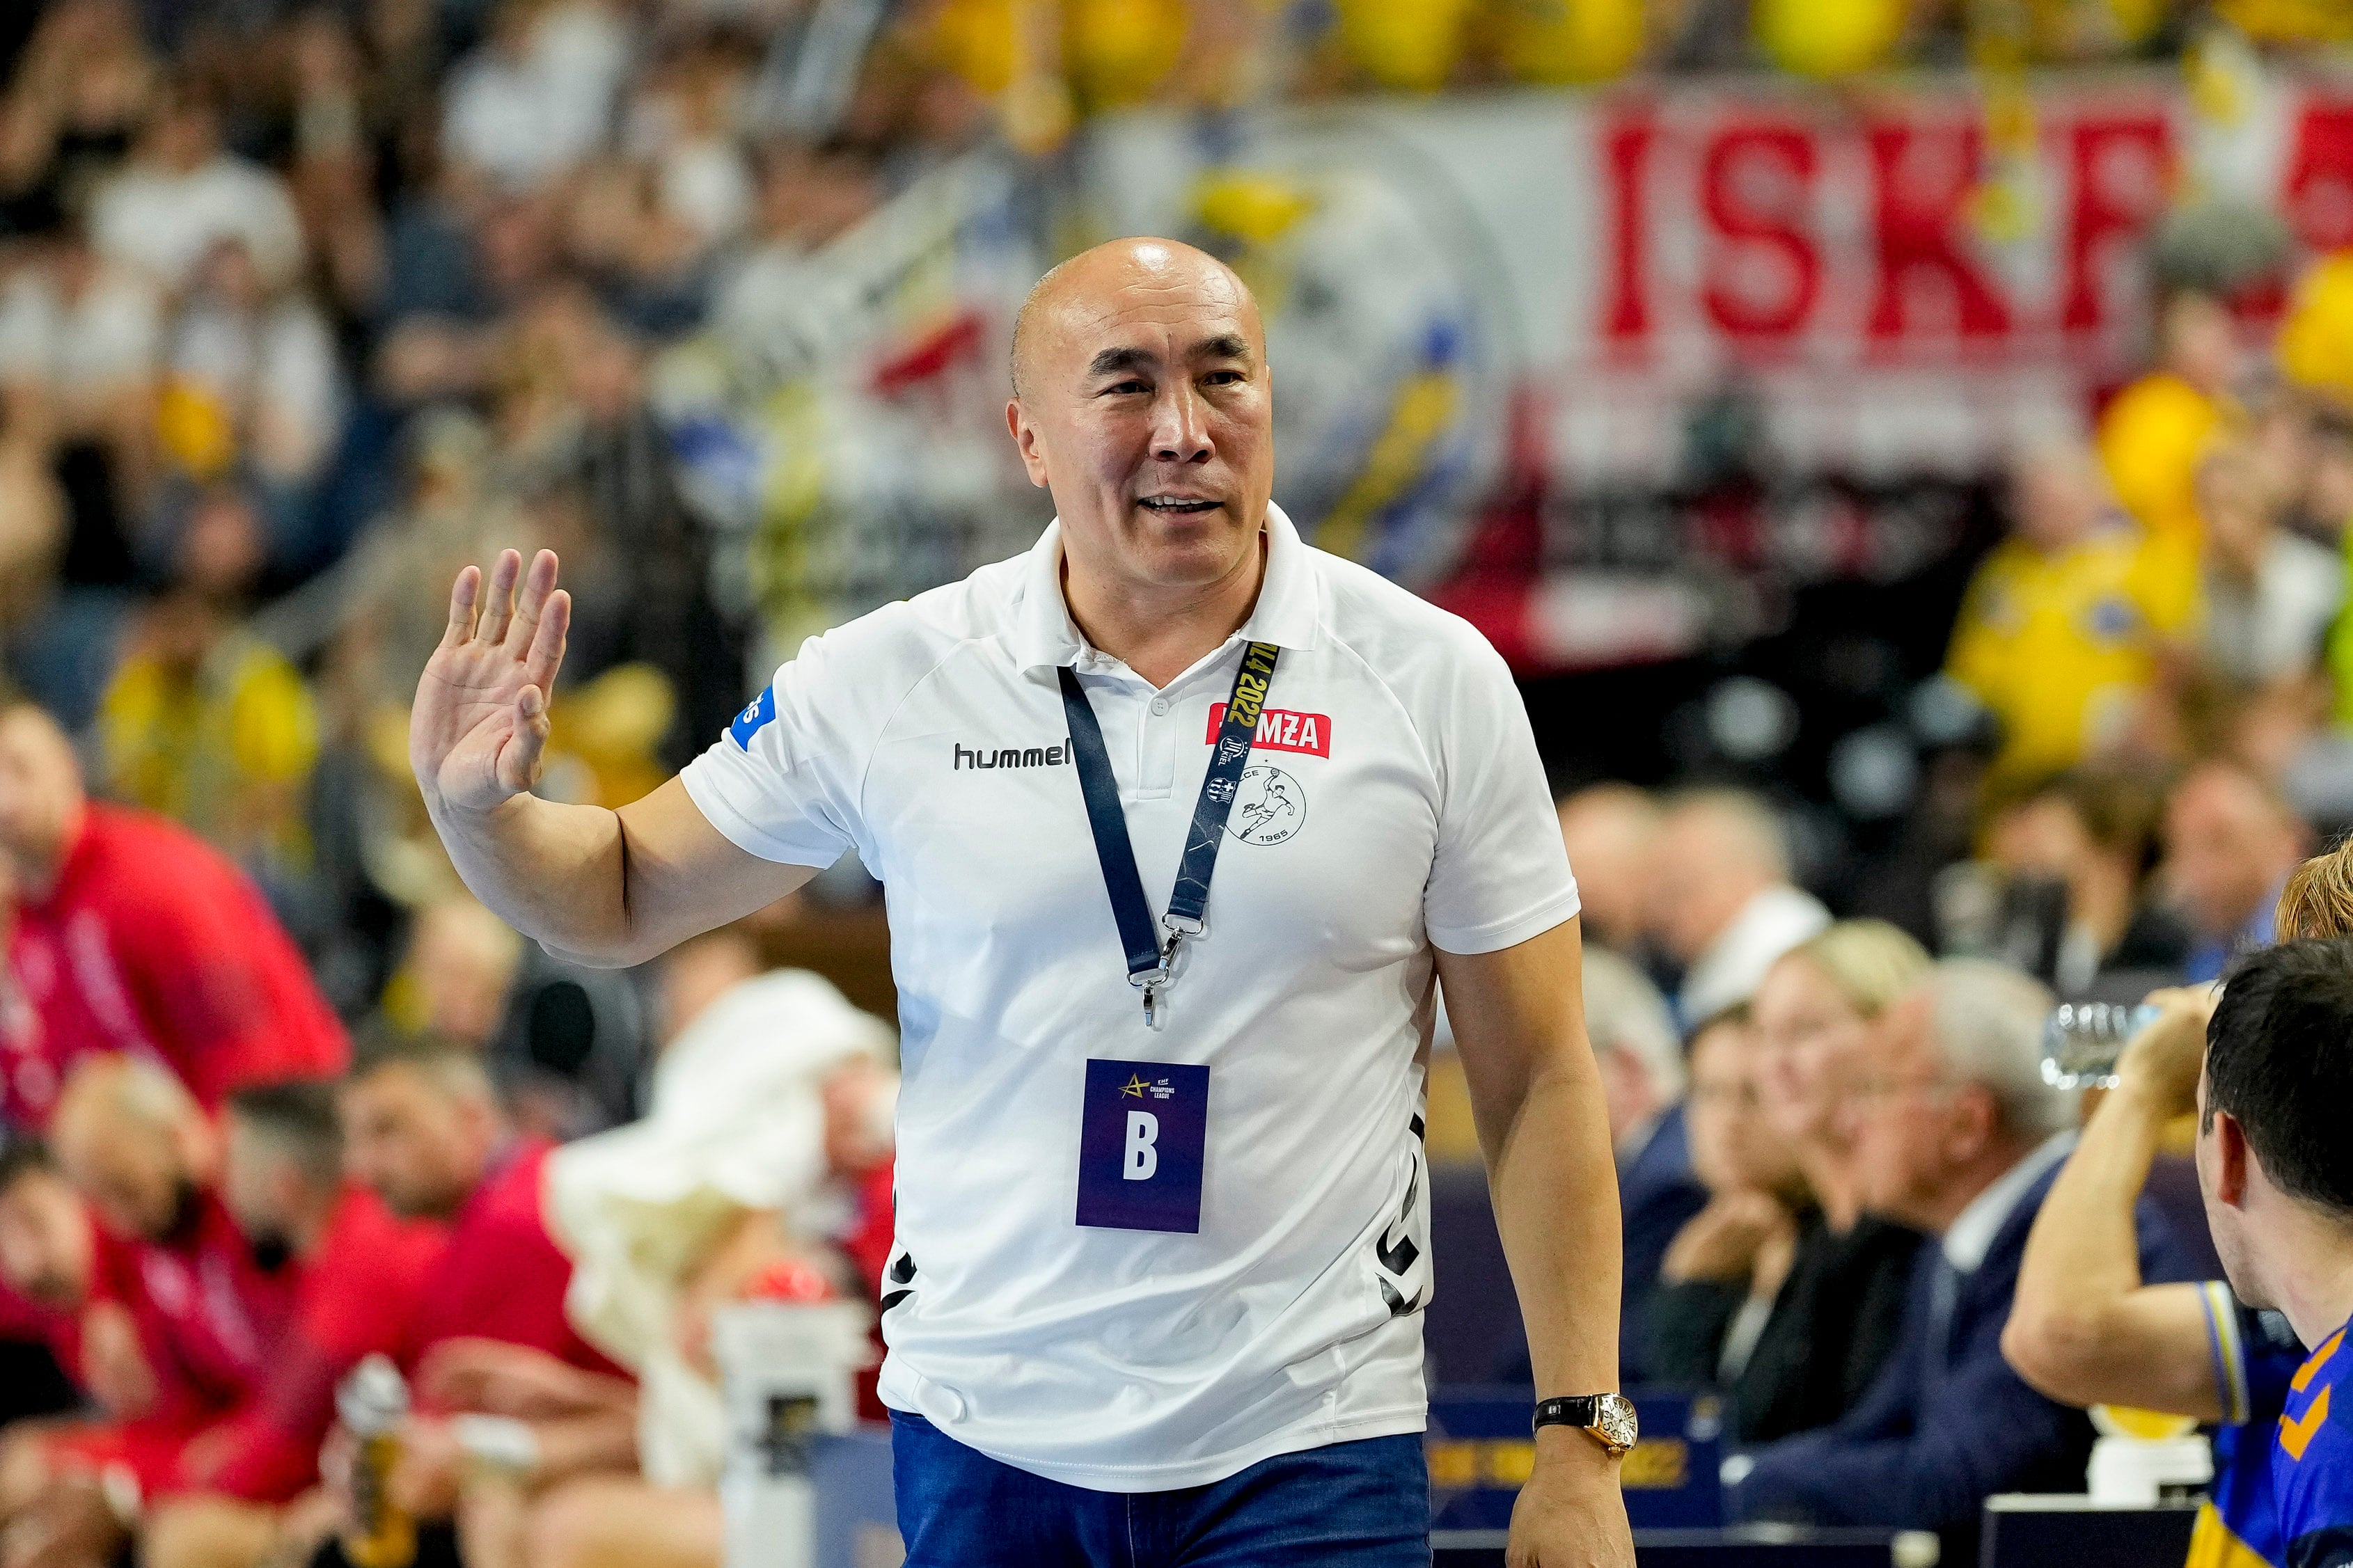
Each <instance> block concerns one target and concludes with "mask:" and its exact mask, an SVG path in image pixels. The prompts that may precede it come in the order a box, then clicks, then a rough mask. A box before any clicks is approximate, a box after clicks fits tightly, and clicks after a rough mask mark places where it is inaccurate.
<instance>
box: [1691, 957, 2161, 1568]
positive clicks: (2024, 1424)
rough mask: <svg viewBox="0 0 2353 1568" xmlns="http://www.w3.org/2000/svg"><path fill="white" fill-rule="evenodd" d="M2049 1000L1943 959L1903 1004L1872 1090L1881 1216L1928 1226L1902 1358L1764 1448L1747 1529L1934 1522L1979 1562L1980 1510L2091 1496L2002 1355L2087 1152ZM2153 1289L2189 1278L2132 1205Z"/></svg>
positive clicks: (2049, 1409) (1735, 1499)
mask: <svg viewBox="0 0 2353 1568" xmlns="http://www.w3.org/2000/svg"><path fill="white" fill-rule="evenodd" d="M2050 1005H2051V998H2050V995H2049V994H2048V993H2047V992H2045V991H2044V990H2043V989H2042V986H2040V985H2038V984H2035V983H2034V982H2033V981H2031V980H2029V979H2027V978H2026V977H2024V976H2023V975H2021V974H2019V973H2016V972H2015V971H2012V970H2010V969H2005V968H2002V967H2000V965H1997V964H1991V963H1982V962H1978V961H1973V960H1948V961H1947V962H1946V963H1940V964H1938V965H1937V966H1936V970H1935V971H1934V972H1933V973H1932V974H1931V975H1930V977H1929V979H1928V980H1927V981H1926V983H1925V984H1923V985H1922V986H1921V988H1920V989H1919V990H1918V991H1917V992H1915V994H1913V995H1911V996H1909V997H1907V998H1906V999H1905V1001H1903V1002H1902V1003H1899V1004H1898V1005H1896V1006H1894V1007H1893V1008H1891V1009H1890V1010H1889V1011H1888V1013H1887V1015H1886V1016H1885V1018H1884V1020H1883V1024H1882V1026H1881V1037H1880V1038H1879V1039H1878V1041H1877V1042H1875V1043H1876V1046H1877V1047H1878V1048H1877V1051H1876V1053H1875V1055H1874V1058H1873V1068H1872V1070H1871V1073H1870V1075H1869V1076H1868V1077H1867V1078H1866V1079H1864V1081H1863V1082H1862V1083H1861V1084H1859V1085H1858V1086H1857V1091H1856V1097H1855V1098H1856V1104H1857V1106H1858V1110H1857V1112H1856V1117H1857V1121H1856V1125H1855V1128H1854V1130H1853V1131H1854V1138H1855V1159H1856V1165H1857V1169H1858V1173H1859V1175H1860V1179H1861V1182H1862V1189H1863V1202H1864V1205H1865V1206H1866V1207H1868V1208H1870V1209H1872V1210H1873V1211H1874V1212H1876V1213H1879V1214H1883V1215H1887V1216H1888V1217H1890V1218H1892V1219H1897V1220H1901V1221H1903V1222H1904V1223H1905V1224H1906V1225H1909V1226H1914V1227H1915V1228H1916V1229H1918V1230H1921V1231H1924V1232H1926V1234H1928V1235H1929V1236H1931V1237H1935V1238H1936V1246H1933V1247H1923V1248H1921V1251H1920V1260H1919V1263H1918V1265H1917V1267H1916V1269H1915V1273H1914V1276H1913V1280H1912V1289H1911V1294H1910V1296H1909V1298H1908V1300H1907V1301H1906V1303H1905V1316H1904V1328H1903V1333H1902V1337H1901V1339H1900V1341H1899V1342H1898V1344H1897V1348H1896V1351H1895V1353H1894V1355H1893V1356H1892V1357H1891V1358H1890V1359H1889V1362H1888V1363H1887V1366H1886V1367H1885V1369H1884V1370H1883V1372H1882V1373H1880V1376H1879V1378H1878V1381H1877V1382H1876V1383H1874V1384H1873V1385H1872V1388H1871V1391H1870V1393H1869V1394H1866V1395H1865V1396H1864V1398H1863V1401H1862V1404H1861V1405H1859V1406H1857V1407H1856V1408H1855V1409H1854V1410H1853V1411H1852V1412H1851V1413H1849V1415H1847V1416H1846V1417H1845V1418H1844V1419H1843V1420H1841V1421H1840V1422H1839V1423H1838V1424H1837V1425H1836V1426H1830V1427H1827V1428H1824V1429H1823V1430H1820V1431H1818V1432H1809V1433H1805V1434H1802V1435H1800V1436H1795V1437H1790V1438H1787V1439H1785V1440H1783V1441H1781V1442H1778V1443H1774V1444H1769V1445H1767V1446H1766V1447H1763V1448H1760V1449H1757V1451H1756V1452H1755V1453H1754V1454H1753V1455H1752V1456H1749V1466H1748V1468H1747V1470H1746V1475H1745V1476H1741V1475H1739V1466H1740V1461H1737V1460H1736V1461H1735V1462H1734V1467H1733V1469H1732V1470H1731V1472H1729V1473H1730V1474H1731V1475H1733V1476H1736V1477H1737V1478H1738V1479H1737V1480H1736V1484H1735V1485H1734V1486H1733V1487H1732V1489H1731V1492H1730V1499H1731V1502H1732V1506H1733V1508H1734V1509H1735V1510H1736V1512H1738V1513H1739V1514H1740V1515H1741V1516H1743V1517H1745V1518H1748V1519H1775V1520H1793V1521H1805V1522H1810V1523H1816V1524H1854V1525H1892V1526H1897V1527H1902V1528H1907V1529H1918V1530H1934V1531H1938V1532H1940V1533H1941V1534H1942V1535H1943V1536H1944V1537H1945V1542H1946V1561H1947V1562H1962V1563H1967V1562H1973V1561H1975V1560H1976V1555H1977V1546H1976V1537H1977V1531H1978V1515H1979V1513H1980V1511H1981V1510H1982V1509H1983V1506H1984V1501H1985V1499H1986V1498H1987V1497H1989V1496H1990V1495H1991V1494H1993V1493H1995V1492H2006V1491H2044V1492H2049V1491H2080V1490H2082V1489H2083V1486H2084V1462H2085V1460H2086V1459H2087V1458H2088V1457H2089V1456H2090V1453H2091V1446H2092V1431H2091V1427H2090V1425H2089V1423H2087V1422H2086V1421H2085V1420H2084V1416H2083V1415H2082V1414H2081V1413H2080V1412H2078V1411H2074V1410H2071V1409H2069V1408H2067V1407H2066V1406H2065V1405H2059V1404H2056V1403H2054V1402H2052V1401H2051V1400H2049V1399H2046V1398H2044V1397H2043V1396H2042V1395H2041V1394H2037V1393H2035V1392H2034V1391H2033V1390H2032V1389H2031V1388H2029V1387H2028V1386H2027V1385H2026V1384H2025V1383H2024V1382H2022V1381H2021V1379H2020V1378H2019V1376H2018V1374H2017V1373H2014V1372H2012V1371H2011V1370H2010V1366H2009V1363H2006V1362H2004V1361H2003V1360H2002V1355H2001V1331H2002V1326H2003V1324H2005V1323H2006V1322H2008V1321H2009V1319H2010V1297H2011V1294H2012V1292H2013V1291H2014V1289H2015V1288H2016V1286H2017V1282H2018V1266H2019V1259H2020V1258H2021V1255H2022V1254H2023V1252H2024V1251H2025V1247H2026V1234H2027V1231H2028V1229H2029V1228H2030V1227H2031V1226H2032V1225H2033V1223H2034V1215H2035V1211H2036V1210H2037V1209H2039V1208H2040V1207H2041V1206H2042V1194H2044V1193H2045V1192H2047V1191H2048V1190H2049V1189H2050V1186H2051V1184H2052V1181H2053V1180H2054V1179H2055V1178H2056V1176H2057V1175H2058V1171H2059V1166H2060V1164H2061V1163H2063V1161H2064V1159H2065V1158H2066V1154H2067V1151H2068V1150H2069V1149H2070V1148H2071V1147H2073V1142H2074V1127H2075V1121H2076V1104H2075V1099H2076V1097H2075V1096H2074V1095H2073V1094H2072V1093H2067V1092H2064V1091H2061V1090H2057V1089H2051V1088H2049V1087H2047V1086H2046V1085H2045V1084H2044V1083H2043V1082H2042V1073H2041V1063H2040V1056H2041V1035H2042V1020H2043V1016H2044V1015H2045V1014H2046V1013H2047V1012H2048V1011H2049V1008H2050ZM2137 1229H2138V1234H2139V1243H2140V1264H2141V1277H2142V1278H2143V1279H2151V1280H2155V1279H2188V1278H2191V1277H2192V1272H2191V1269H2190V1267H2189V1263H2188V1260H2187V1259H2186V1258H2184V1257H2183V1256H2182V1255H2181V1249H2180V1247H2179V1246H2178V1244H2177V1243H2176V1242H2175V1240H2174V1238H2173V1236H2172V1233H2171V1231H2170V1230H2169V1229H2168V1228H2167V1226H2166V1224H2165V1221H2164V1219H2163V1217H2162V1216H2161V1215H2159V1214H2158V1211H2157V1209H2156V1208H2155V1207H2154V1206H2153V1205H2150V1204H2148V1203H2147V1202H2146V1201H2144V1202H2143V1203H2142V1204H2141V1205H2140V1207H2139V1209H2138V1211H2137Z"/></svg>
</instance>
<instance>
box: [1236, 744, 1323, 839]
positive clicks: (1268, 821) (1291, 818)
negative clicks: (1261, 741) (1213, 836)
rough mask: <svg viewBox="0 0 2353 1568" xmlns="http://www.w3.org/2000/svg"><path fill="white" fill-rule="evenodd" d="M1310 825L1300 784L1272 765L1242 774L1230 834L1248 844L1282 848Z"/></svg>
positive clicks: (1255, 765) (1254, 767)
mask: <svg viewBox="0 0 2353 1568" xmlns="http://www.w3.org/2000/svg"><path fill="white" fill-rule="evenodd" d="M1306 822H1307V792H1306V791H1305V790H1303V789H1301V788H1300V787H1299V781H1298V780H1297V779H1295V778H1293V777H1292V776H1291V775H1290V774H1289V773H1285V772H1283V771H1282V769H1281V768H1278V767H1275V766H1273V765H1272V764H1271V763H1252V764H1251V765H1250V767H1248V768H1246V769H1244V770H1243V771H1242V784H1241V788H1240V789H1239V790H1237V791H1235V792H1234V807H1233V811H1232V814H1231V815H1229V816H1228V817H1227V818H1226V831H1227V832H1228V833H1230V834H1232V835H1233V836H1234V837H1237V838H1239V839H1240V840H1241V841H1242V842H1243V843H1245V844H1280V843H1282V841H1283V840H1284V839H1286V838H1288V837H1291V836H1292V835H1293V834H1294V833H1296V832H1298V831H1299V830H1300V828H1301V827H1303V826H1305V825H1306Z"/></svg>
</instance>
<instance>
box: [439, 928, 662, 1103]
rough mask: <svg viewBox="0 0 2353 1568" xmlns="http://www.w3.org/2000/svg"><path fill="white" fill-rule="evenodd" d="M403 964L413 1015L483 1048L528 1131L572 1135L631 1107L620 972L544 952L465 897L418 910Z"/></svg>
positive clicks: (635, 1019)
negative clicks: (412, 998) (411, 994)
mask: <svg viewBox="0 0 2353 1568" xmlns="http://www.w3.org/2000/svg"><path fill="white" fill-rule="evenodd" d="M401 973H402V976H403V981H404V984H407V985H410V986H413V987H414V991H415V995H416V1013H417V1017H416V1020H415V1021H416V1022H417V1023H418V1024H421V1025H422V1026H423V1027H424V1029H425V1030H426V1031H427V1032H428V1033H431V1034H433V1035H435V1036H437V1037H440V1038H442V1039H445V1040H448V1041H451V1042H453V1043H455V1044H459V1045H462V1046H465V1047H468V1048H469V1049H471V1050H474V1051H476V1052H479V1053H480V1055H481V1057H482V1059H483V1061H484V1063H485V1064H486V1065H487V1066H488V1067H489V1068H490V1071H491V1079H492V1081H493V1082H494V1083H496V1085H497V1086H498V1089H499V1092H500V1096H501V1100H504V1102H505V1103H506V1106H507V1110H508V1114H509V1115H510V1116H511V1117H512V1119H513V1120H514V1121H515V1122H516V1123H517V1125H518V1126H519V1127H520V1128H521V1129H522V1131H525V1132H526V1133H529V1134H532V1135H534V1136H540V1137H545V1138H552V1139H558V1140H561V1139H565V1138H573V1137H577V1136H579V1135H580V1134H581V1133H584V1132H590V1131H597V1130H599V1129H602V1128H606V1127H611V1126H614V1125H617V1123H620V1122H624V1121H629V1120H630V1119H631V1118H633V1117H634V1116H636V1115H637V1113H638V1076H639V1074H640V1073H641V1072H642V1071H643V1070H644V1067H645V1056H646V1051H645V1033H644V1031H645V1009H644V1005H643V1003H642V1001H641V1000H640V998H639V997H638V993H637V989H636V987H635V985H634V984H632V982H631V981H630V980H629V978H628V976H627V975H625V974H620V973H615V972H613V971H609V970H588V969H582V968H579V967H578V966H576V965H574V964H569V963H564V962H563V961H562V960H560V959H556V958H552V957H550V956H549V955H548V954H547V953H545V952H542V951H540V950H539V949H538V948H537V947H535V946H533V945H531V944H528V943H526V942H523V940H522V938H521V937H519V936H517V935H516V934H515V933H514V931H513V930H512V928H511V927H509V926H508V925H507V924H506V923H505V922H504V921H501V920H500V919H499V918H498V917H497V916H496V915H493V914H491V912H490V911H489V910H486V909H484V908H482V906H481V905H480V904H478V903H476V902H475V901H474V900H472V899H470V898H467V897H464V896H462V895H460V896H459V897H456V898H450V899H444V900H439V901H438V902H436V903H433V904H431V905H428V906H427V908H426V909H425V910H423V911H422V912H421V913H419V915H418V916H417V923H416V928H415V931H414V932H413V934H412V936H411V939H410V952H409V956H408V960H407V962H406V963H404V964H403V965H402V971H401Z"/></svg>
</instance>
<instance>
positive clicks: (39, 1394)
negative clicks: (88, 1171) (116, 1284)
mask: <svg viewBox="0 0 2353 1568" xmlns="http://www.w3.org/2000/svg"><path fill="white" fill-rule="evenodd" d="M105 1245H106V1242H105V1238H104V1237H101V1236H100V1235H99V1233H98V1229H97V1226H95V1225H94V1224H93V1223H92V1221H91V1219H90V1205H88V1204H86V1203H84V1202H83V1201H82V1196H81V1194H79V1193H78V1192H76V1191H74V1188H73V1184H72V1183H70V1182H69V1181H67V1180H66V1178H65V1173H63V1172H61V1171H59V1170H58V1167H57V1160H56V1158H55V1156H53V1155H52V1154H51V1153H50V1152H49V1149H48V1145H47V1144H46V1143H44V1142H42V1141H41V1140H40V1138H39V1137H38V1136H37V1135H35V1134H33V1133H30V1132H17V1133H14V1134H12V1135H11V1136H10V1137H9V1138H8V1140H7V1142H6V1144H5V1147H0V1426H5V1425H6V1424H8V1423H10V1422H14V1421H17V1420H21V1419H23V1418H24V1417H26V1416H31V1415H52V1414H54V1413H56V1412H58V1411H62V1410H66V1409H69V1408H71V1407H72V1406H73V1405H77V1404H79V1403H81V1402H82V1401H83V1399H84V1397H85V1396H87V1398H88V1399H89V1400H90V1401H92V1402H94V1403H95V1404H96V1405H97V1406H98V1408H99V1409H100V1410H101V1411H102V1412H104V1413H105V1414H106V1415H111V1416H115V1417H122V1416H129V1415H138V1414H141V1413H142V1412H143V1411H144V1410H145V1409H146V1408H147V1407H148V1406H149V1405H151V1404H152V1403H153V1400H154V1397H155V1379H154V1373H153V1371H152V1370H151V1369H150V1368H149V1367H148V1364H147V1353H146V1352H145V1350H144V1349H143V1348H142V1346H141V1345H140V1343H139V1330H138V1326H137V1324H135V1323H134V1322H132V1319H131V1315H130V1313H129V1311H128V1310H126V1309H125V1308H124V1307H123V1306H122V1304H121V1302H119V1301H110V1300H101V1299H100V1298H99V1297H98V1296H97V1295H96V1294H95V1289H96V1286H97V1282H98V1279H99V1276H100V1272H101V1269H102V1265H101V1263H100V1258H99V1252H100V1248H101V1247H104V1246H105ZM7 1442H8V1439H7V1438H5V1437H0V1522H5V1521H6V1520H8V1519H10V1518H13V1517H14V1516H15V1515H16V1512H18V1511H19V1510H21V1509H22V1508H23V1506H24V1504H25V1503H26V1502H27V1501H29V1499H27V1498H24V1497H18V1496H12V1495H10V1493H9V1490H8V1488H7V1478H9V1477H12V1476H14V1475H16V1474H18V1473H19V1472H20V1471H21V1470H22V1469H23V1468H24V1467H23V1466H22V1465H21V1464H11V1463H10V1462H9V1461H8V1459H7V1458H5V1454H6V1445H7Z"/></svg>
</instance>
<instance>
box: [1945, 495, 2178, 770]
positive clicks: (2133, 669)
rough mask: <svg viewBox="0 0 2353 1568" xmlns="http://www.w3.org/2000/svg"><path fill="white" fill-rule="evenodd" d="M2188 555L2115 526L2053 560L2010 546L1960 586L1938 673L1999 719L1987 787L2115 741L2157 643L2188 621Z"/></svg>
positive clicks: (2154, 669) (2144, 682) (2061, 764)
mask: <svg viewBox="0 0 2353 1568" xmlns="http://www.w3.org/2000/svg"><path fill="white" fill-rule="evenodd" d="M2198 595H2199V579H2198V566H2197V557H2196V556H2195V555H2194V554H2193V553H2190V552H2186V551H2183V550H2180V549H2179V548H2177V547H2174V546H2171V545H2169V544H2167V543H2164V542H2153V541H2151V540H2150V539H2149V538H2148V536H2147V535H2146V534H2144V533H2143V532H2142V531H2140V530H2139V529H2137V528H2132V527H2128V526H2122V525H2119V526H2117V527H2115V528H2110V529H2106V530H2103V531H2100V532H2099V533H2096V534H2094V535H2093V536H2092V537H2091V538H2089V539H2087V540H2084V542H2081V543H2079V544H2077V545H2074V546H2073V547H2072V548H2070V549H2067V550H2064V551H2062V552H2058V553H2057V554H2045V553H2043V552H2041V551H2039V550H2036V549H2034V548H2032V547H2031V546H2030V545H2028V544H2025V543H2023V542H2020V541H2018V540H2015V539H2013V540H2010V541H2008V542H2005V543H2003V544H2001V545H2000V546H1999V547H1998V548H1996V549H1995V551H1994V552H1993V553H1992V554H1990V555H1989V556H1987V557H1986V559H1985V561H1984V563H1982V564H1981V565H1979V566H1978V570H1977V574H1976V576H1974V577H1973V578H1971V579H1970V582H1969V588H1968V595H1966V596H1965V597H1964V598H1963V599H1962V601H1961V613H1960V616H1959V618H1958V620H1957V623H1956V624H1955V626H1954V629H1953V641H1952V648H1951V652H1950V653H1949V654H1948V655H1947V658H1946V665H1945V668H1946V673H1947V674H1948V675H1950V676H1952V677H1953V679H1956V680H1958V681H1959V682H1960V683H1961V684H1962V685H1964V686H1967V687H1968V689H1970V690H1972V691H1974V692H1975V693H1977V695H1978V700H1980V701H1982V702H1984V703H1985V705H1986V706H1987V707H1988V708H1989V709H1990V710H1992V711H1993V713H1994V714H1995V716H1996V717H1997V718H1999V719H2000V721H2001V726H2002V748H2001V752H2000V755H1999V756H1998V757H1997V758H1996V759H1995V761H1994V768H1993V771H1994V773H1995V775H1996V776H1997V777H2000V778H2007V779H2023V778H2029V777H2032V776H2036V775H2039V774H2043V773H2055V772H2058V771H2059V770H2061V769H2064V768H2068V767H2073V765H2075V764H2076V763H2079V762H2081V761H2083V760H2084V757H2086V756H2087V755H2090V754H2092V753H2094V752H2099V751H2101V750H2103V749H2105V748H2106V747H2108V746H2110V745H2113V744H2114V743H2115V742H2117V741H2118V740H2120V739H2122V738H2123V735H2124V733H2125V731H2126V727H2127V726H2128V725H2129V724H2130V722H2131V720H2132V715H2133V711H2134V710H2135V708H2136V706H2137V703H2138V702H2139V700H2140V698H2141V696H2142V694H2143V693H2144V692H2146V691H2147V689H2148V688H2149V685H2150V683H2151V682H2152V681H2153V680H2154V679H2156V676H2157V673H2158V657H2159V654H2160V653H2161V652H2162V650H2163V649H2164V647H2166V645H2168V643H2172V642H2176V641H2179V640H2181V639H2183V638H2185V637H2188V636H2189V632H2190V628H2191V626H2192V624H2193V622H2194V621H2195V619H2196V616H2197V611H2198Z"/></svg>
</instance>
